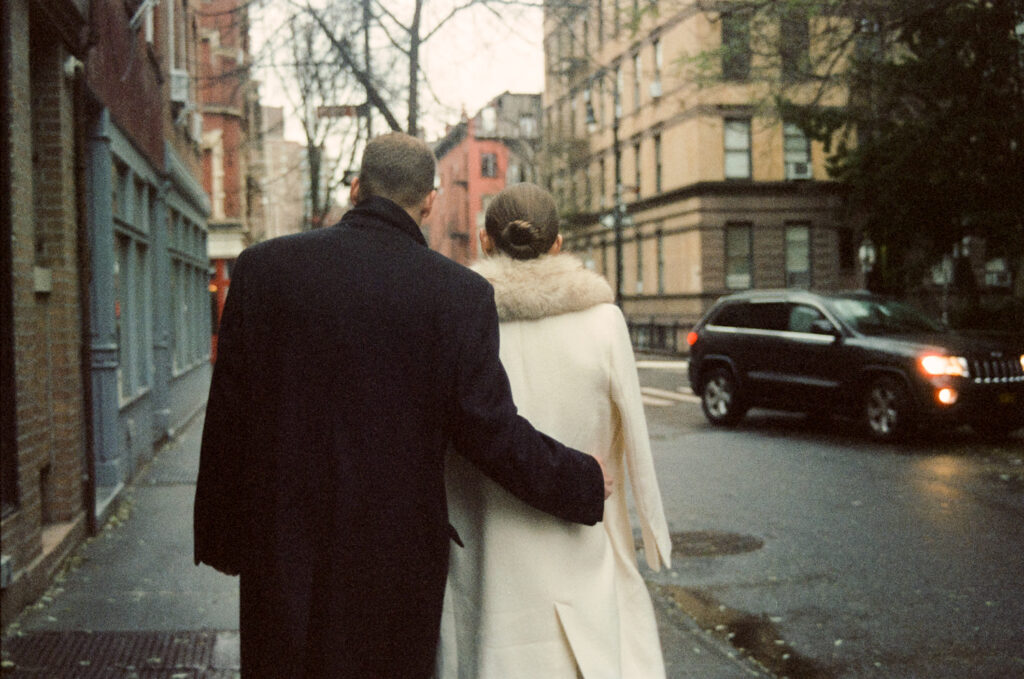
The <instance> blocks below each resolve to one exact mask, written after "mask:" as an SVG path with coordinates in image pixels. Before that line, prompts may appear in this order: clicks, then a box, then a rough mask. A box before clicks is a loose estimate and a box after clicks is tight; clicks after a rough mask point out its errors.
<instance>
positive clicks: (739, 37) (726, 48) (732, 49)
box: [722, 12, 750, 80]
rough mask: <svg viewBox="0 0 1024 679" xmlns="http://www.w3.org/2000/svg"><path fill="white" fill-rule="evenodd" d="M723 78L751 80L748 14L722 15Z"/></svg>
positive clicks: (732, 13)
mask: <svg viewBox="0 0 1024 679" xmlns="http://www.w3.org/2000/svg"><path fill="white" fill-rule="evenodd" d="M722 77H723V78H724V79H726V80H747V79H749V78H750V18H749V16H748V15H746V14H742V13H739V12H730V13H728V14H723V15H722Z"/></svg>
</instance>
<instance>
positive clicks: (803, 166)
mask: <svg viewBox="0 0 1024 679" xmlns="http://www.w3.org/2000/svg"><path fill="white" fill-rule="evenodd" d="M782 135H783V142H782V144H783V154H784V160H785V164H786V179H810V178H811V143H810V141H808V139H807V135H806V134H804V131H803V130H802V129H800V127H798V126H797V125H794V124H793V123H785V124H783V126H782Z"/></svg>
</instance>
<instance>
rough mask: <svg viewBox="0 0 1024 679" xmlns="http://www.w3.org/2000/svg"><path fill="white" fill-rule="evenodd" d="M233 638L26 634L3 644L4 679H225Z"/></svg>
mask: <svg viewBox="0 0 1024 679" xmlns="http://www.w3.org/2000/svg"><path fill="white" fill-rule="evenodd" d="M236 639H237V632H213V631H199V632H86V631H61V632H30V633H24V634H22V635H20V636H11V637H8V638H5V639H4V641H3V676H4V679H13V678H19V679H20V678H23V677H24V678H28V677H67V678H69V679H93V678H96V679H99V678H100V677H102V678H104V679H109V678H111V677H119V678H121V677H133V678H136V679H230V678H233V677H236V676H238V665H239V662H238V657H237V653H223V652H217V647H218V641H220V642H221V645H222V646H228V647H229V648H230V647H234V648H237V644H234V643H233V642H234V641H235V640H236Z"/></svg>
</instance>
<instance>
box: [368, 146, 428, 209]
mask: <svg viewBox="0 0 1024 679" xmlns="http://www.w3.org/2000/svg"><path fill="white" fill-rule="evenodd" d="M436 167H437V161H436V160H435V159H434V152H433V151H431V150H430V147H429V146H427V144H426V143H425V142H423V141H422V140H420V139H417V138H416V137H413V136H411V135H408V134H404V133H402V132H391V133H388V134H384V135H381V136H379V137H375V138H373V139H371V140H370V142H369V143H368V144H367V145H366V149H365V150H364V151H363V162H362V166H361V167H360V169H359V197H358V198H359V200H365V199H367V198H370V197H373V196H380V197H382V198H388V199H390V200H393V201H394V202H396V203H398V204H399V205H401V206H402V207H403V208H412V207H415V206H417V205H419V204H420V202H422V201H423V199H424V198H426V197H427V194H429V193H430V192H431V191H433V190H434V173H435V171H436Z"/></svg>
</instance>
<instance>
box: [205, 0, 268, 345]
mask: <svg viewBox="0 0 1024 679" xmlns="http://www.w3.org/2000/svg"><path fill="white" fill-rule="evenodd" d="M248 6H249V3H248V2H245V1H244V0H204V2H203V10H202V12H201V13H200V14H199V17H198V26H199V37H200V48H199V54H198V73H199V78H198V85H197V90H196V92H197V97H198V101H197V105H198V108H199V111H200V112H201V114H202V130H203V132H202V153H203V174H202V177H203V188H204V189H205V191H206V194H207V195H208V196H209V198H210V209H211V213H210V220H209V230H210V231H209V256H210V261H211V264H212V266H213V269H214V273H213V279H212V283H211V285H212V287H211V290H213V295H214V299H213V300H212V304H213V306H214V308H215V316H214V319H213V322H214V324H216V323H217V321H218V319H219V318H220V312H221V310H222V309H223V308H224V300H225V298H226V295H227V291H228V287H229V286H230V281H231V266H232V264H233V263H234V261H235V258H236V257H238V255H239V254H240V253H241V252H242V250H243V249H244V248H245V247H246V246H248V245H250V244H251V243H254V242H256V241H257V240H260V239H261V237H262V235H263V231H264V225H263V201H262V189H261V184H262V174H263V163H264V160H263V148H262V134H261V133H262V123H261V121H260V115H261V110H260V105H259V94H258V89H257V83H256V81H255V80H253V79H252V78H251V77H250V76H251V72H250V65H251V56H250V53H249V9H248ZM213 352H214V356H216V339H214V344H213Z"/></svg>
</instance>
